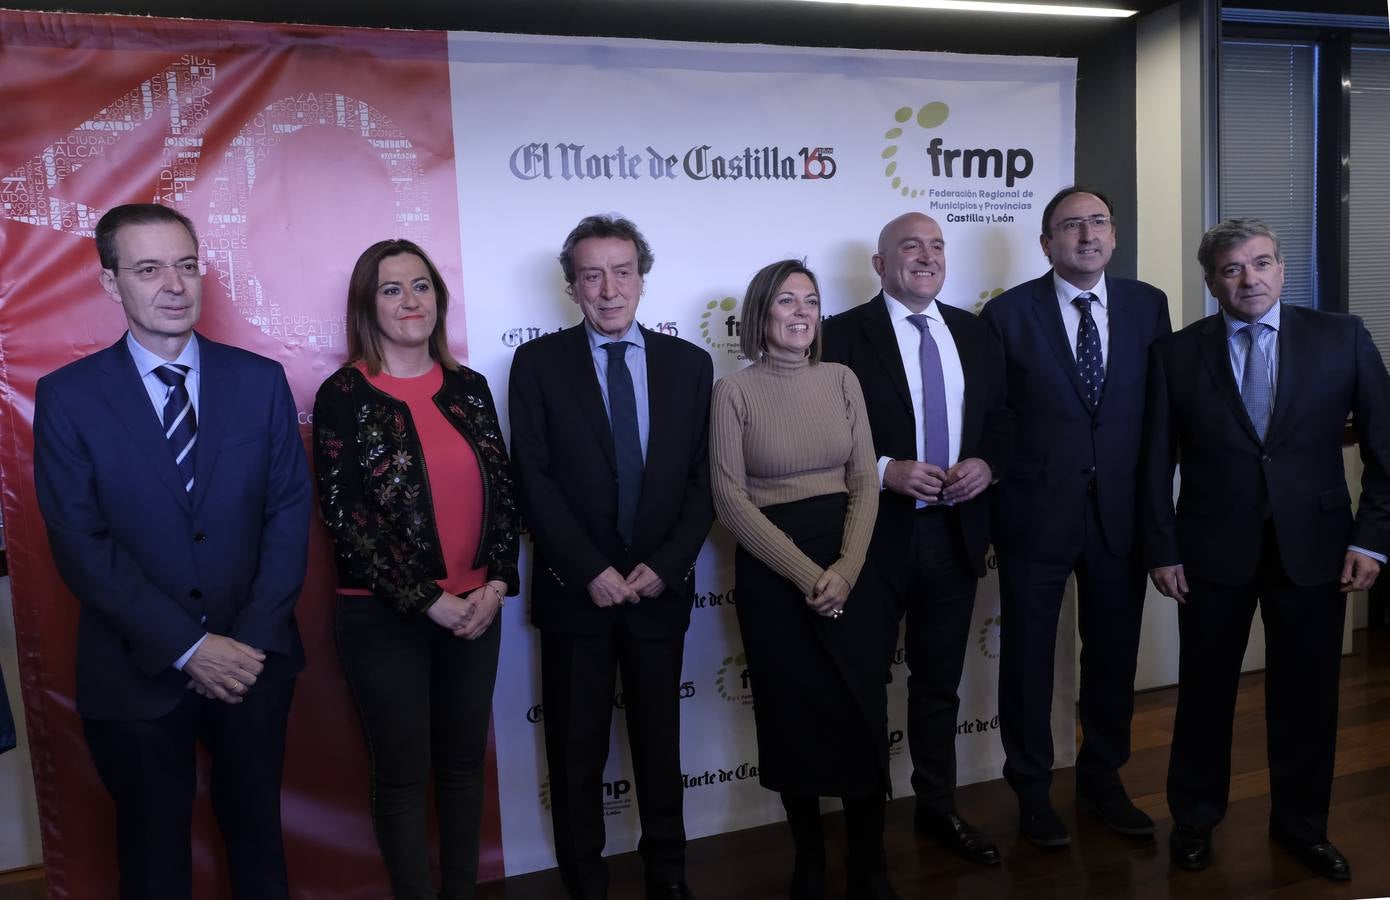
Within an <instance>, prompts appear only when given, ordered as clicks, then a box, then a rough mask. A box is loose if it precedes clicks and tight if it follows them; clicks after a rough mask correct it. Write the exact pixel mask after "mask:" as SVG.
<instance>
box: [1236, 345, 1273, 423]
mask: <svg viewBox="0 0 1390 900" xmlns="http://www.w3.org/2000/svg"><path fill="white" fill-rule="evenodd" d="M1268 327H1269V326H1268V325H1266V324H1264V323H1263V322H1255V323H1253V324H1251V325H1246V326H1245V327H1244V328H1242V329H1241V330H1240V335H1241V337H1243V338H1244V339H1245V371H1244V372H1243V373H1242V374H1241V378H1240V399H1241V402H1243V403H1244V404H1245V411H1246V412H1247V413H1249V414H1250V422H1251V424H1253V425H1254V426H1255V433H1256V434H1258V435H1259V436H1260V440H1261V441H1263V440H1264V439H1265V433H1266V432H1267V431H1269V412H1270V408H1271V407H1272V406H1273V403H1272V398H1271V394H1273V391H1272V390H1271V389H1270V383H1269V357H1267V356H1265V352H1264V351H1263V350H1261V349H1260V335H1262V334H1263V333H1264V330H1265V329H1266V328H1268Z"/></svg>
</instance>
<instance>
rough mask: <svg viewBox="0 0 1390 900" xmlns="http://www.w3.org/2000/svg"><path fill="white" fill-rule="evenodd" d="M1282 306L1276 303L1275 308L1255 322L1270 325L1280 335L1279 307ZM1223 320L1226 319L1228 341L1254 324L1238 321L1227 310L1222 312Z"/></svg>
mask: <svg viewBox="0 0 1390 900" xmlns="http://www.w3.org/2000/svg"><path fill="white" fill-rule="evenodd" d="M1281 305H1282V304H1280V303H1277V302H1276V303H1275V304H1274V305H1273V306H1271V307H1270V308H1269V309H1268V310H1266V311H1265V314H1264V315H1262V316H1260V317H1259V318H1258V319H1256V320H1255V321H1256V322H1260V323H1263V324H1265V325H1268V326H1269V327H1270V328H1272V329H1273V330H1274V332H1275V334H1278V333H1279V307H1280V306H1281ZM1221 318H1222V319H1224V320H1225V322H1226V340H1228V341H1229V340H1230V339H1231V338H1232V337H1234V336H1235V334H1236V332H1238V331H1242V330H1244V329H1245V327H1246V326H1247V325H1250V324H1253V323H1250V322H1245V321H1243V320H1241V319H1237V318H1236V317H1234V316H1232V315H1231V314H1230V313H1228V312H1226V310H1224V309H1223V310H1221Z"/></svg>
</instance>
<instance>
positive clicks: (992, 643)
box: [976, 616, 1004, 659]
mask: <svg viewBox="0 0 1390 900" xmlns="http://www.w3.org/2000/svg"><path fill="white" fill-rule="evenodd" d="M1003 618H1004V617H1003V616H985V621H984V623H983V624H981V625H980V632H979V636H978V637H977V639H976V641H977V643H978V644H979V646H980V654H981V655H982V656H984V657H985V658H986V659H998V658H999V622H1000V621H1001V620H1002V619H1003Z"/></svg>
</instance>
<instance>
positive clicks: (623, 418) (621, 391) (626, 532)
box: [603, 341, 645, 546]
mask: <svg viewBox="0 0 1390 900" xmlns="http://www.w3.org/2000/svg"><path fill="white" fill-rule="evenodd" d="M628 346H629V344H628V342H627V341H612V342H610V343H607V344H604V345H603V348H604V349H605V350H607V351H608V414H609V420H610V424H611V425H612V426H613V451H614V453H615V455H616V457H617V462H618V534H620V535H622V538H623V541H624V542H625V543H626V544H627V545H628V546H631V545H632V530H633V524H634V523H635V522H636V520H637V501H638V500H639V499H641V497H642V470H643V468H644V465H645V464H644V462H643V460H642V439H641V436H640V435H639V434H638V431H637V394H636V392H635V391H634V390H633V387H632V372H630V371H629V370H628V367H627V358H626V357H627V348H628Z"/></svg>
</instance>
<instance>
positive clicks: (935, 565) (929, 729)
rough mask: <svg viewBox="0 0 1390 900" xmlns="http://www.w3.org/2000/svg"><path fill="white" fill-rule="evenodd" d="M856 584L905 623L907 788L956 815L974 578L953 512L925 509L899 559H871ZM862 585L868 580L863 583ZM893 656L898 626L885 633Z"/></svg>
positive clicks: (926, 805)
mask: <svg viewBox="0 0 1390 900" xmlns="http://www.w3.org/2000/svg"><path fill="white" fill-rule="evenodd" d="M873 563H874V564H873V565H872V566H867V567H865V573H864V575H863V576H861V578H860V582H861V585H863V589H866V590H870V591H876V592H878V593H880V594H881V595H882V596H883V597H884V598H886V599H888V600H891V606H890V607H889V609H890V611H891V612H892V613H894V614H895V615H896V618H897V620H901V619H903V618H904V616H905V617H906V619H907V633H906V636H905V639H904V647H903V649H904V651H905V653H906V656H907V670H908V677H907V746H908V752H909V753H910V755H911V757H912V790H913V793H915V794H916V795H917V804H918V806H919V807H920V808H921V809H922V810H923V811H930V812H932V813H945V812H951V811H953V810H954V809H955V790H956V726H957V719H958V714H959V712H960V694H959V689H960V678H961V672H962V671H963V669H964V667H965V648H966V646H967V645H968V644H969V642H970V623H971V620H972V618H973V616H974V612H975V589H976V587H977V586H978V585H979V578H978V577H977V576H976V575H975V571H974V570H973V569H972V568H971V567H970V564H969V561H968V559H967V558H966V554H965V547H964V544H963V543H962V541H961V537H960V526H959V523H958V522H957V512H956V510H954V509H951V508H949V507H931V506H928V507H923V508H922V509H920V510H918V511H917V512H915V513H914V514H913V519H912V535H911V538H910V539H909V543H908V547H907V553H906V555H905V556H904V557H903V558H901V559H885V558H884V557H883V555H881V554H880V555H877V556H875V557H874V560H873ZM865 579H871V582H870V583H869V584H864V581H865ZM889 639H890V641H891V643H890V644H889V645H888V652H889V653H890V654H891V653H892V652H893V651H894V649H895V648H896V645H897V628H896V627H895V628H893V629H891V630H890V632H889Z"/></svg>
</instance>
